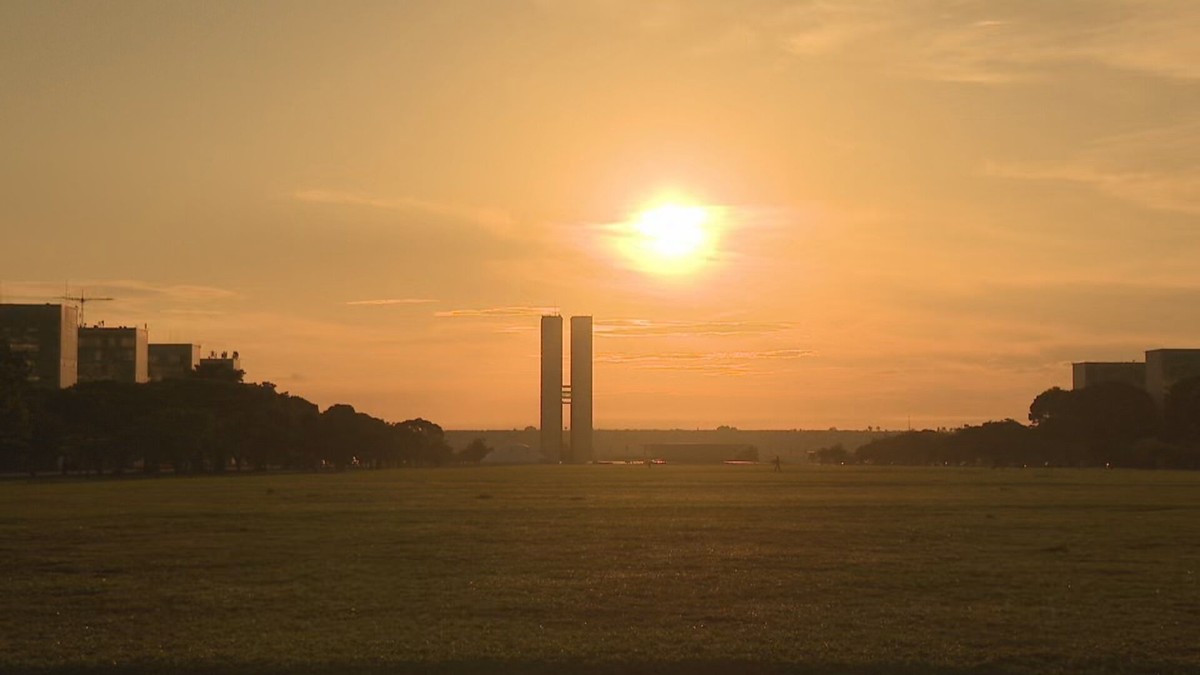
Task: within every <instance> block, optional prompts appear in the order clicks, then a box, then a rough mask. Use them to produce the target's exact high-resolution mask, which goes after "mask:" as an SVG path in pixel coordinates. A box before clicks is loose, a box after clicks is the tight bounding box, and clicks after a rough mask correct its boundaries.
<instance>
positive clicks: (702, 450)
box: [643, 443, 758, 464]
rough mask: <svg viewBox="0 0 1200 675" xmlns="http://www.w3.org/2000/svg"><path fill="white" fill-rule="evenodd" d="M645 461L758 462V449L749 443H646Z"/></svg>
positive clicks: (697, 462)
mask: <svg viewBox="0 0 1200 675" xmlns="http://www.w3.org/2000/svg"><path fill="white" fill-rule="evenodd" d="M643 453H644V455H645V459H660V460H663V461H665V462H670V463H673V464H719V463H721V462H728V461H741V462H755V461H758V448H756V447H754V446H753V445H750V444H749V443H647V444H646V445H645V446H644V447H643Z"/></svg>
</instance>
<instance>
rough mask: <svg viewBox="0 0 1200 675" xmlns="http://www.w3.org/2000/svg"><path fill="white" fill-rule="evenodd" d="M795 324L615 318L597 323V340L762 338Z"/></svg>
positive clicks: (788, 328) (793, 327)
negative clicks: (737, 336)
mask: <svg viewBox="0 0 1200 675" xmlns="http://www.w3.org/2000/svg"><path fill="white" fill-rule="evenodd" d="M795 328H796V325H795V324H792V323H787V322H766V321H695V322H689V321H650V320H645V319H614V320H608V321H603V322H598V323H597V324H596V325H595V326H594V330H595V333H596V335H597V336H599V337H617V338H622V337H676V336H691V335H762V334H767V333H781V332H784V331H789V330H793V329H795Z"/></svg>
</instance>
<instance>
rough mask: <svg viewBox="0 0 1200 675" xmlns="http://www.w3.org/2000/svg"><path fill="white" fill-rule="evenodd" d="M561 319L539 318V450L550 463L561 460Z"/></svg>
mask: <svg viewBox="0 0 1200 675" xmlns="http://www.w3.org/2000/svg"><path fill="white" fill-rule="evenodd" d="M562 336H563V320H562V317H561V316H557V315H555V316H543V317H542V370H541V373H542V377H541V422H540V426H539V427H538V428H539V429H541V451H542V456H544V457H545V458H546V459H547V460H549V461H551V462H557V461H560V460H562V459H563V447H562V429H563V410H562V407H563V381H562V376H563V363H562V359H563V349H562Z"/></svg>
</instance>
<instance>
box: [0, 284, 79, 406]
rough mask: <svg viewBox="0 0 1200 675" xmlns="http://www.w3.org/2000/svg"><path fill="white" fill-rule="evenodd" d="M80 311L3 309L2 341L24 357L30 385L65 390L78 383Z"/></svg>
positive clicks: (38, 307) (11, 306) (0, 322)
mask: <svg viewBox="0 0 1200 675" xmlns="http://www.w3.org/2000/svg"><path fill="white" fill-rule="evenodd" d="M78 330H79V310H77V309H76V308H74V307H71V306H69V305H19V304H3V305H0V340H5V341H7V342H8V344H9V347H10V348H11V349H12V351H13V352H15V353H18V354H23V355H24V356H25V358H26V360H28V362H29V365H30V367H31V370H32V371H33V372H32V373H31V375H30V381H31V382H33V383H34V385H35V386H38V387H42V388H45V389H63V388H65V387H70V386H71V385H73V384H75V382H76V381H77V379H78V363H77V345H78V333H77V331H78Z"/></svg>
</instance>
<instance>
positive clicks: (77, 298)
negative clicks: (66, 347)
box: [59, 287, 116, 327]
mask: <svg viewBox="0 0 1200 675" xmlns="http://www.w3.org/2000/svg"><path fill="white" fill-rule="evenodd" d="M59 298H60V299H62V300H70V301H72V302H76V303H79V325H80V326H81V327H82V326H83V325H84V323H83V307H84V305H85V304H87V303H89V302H95V301H100V300H116V298H101V297H97V296H89V295H85V294H84V292H83V289H80V290H79V295H71V292H70V290H69V287H68V288H67V289H66V292H65V293H63V294H62V295H60V296H59Z"/></svg>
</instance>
